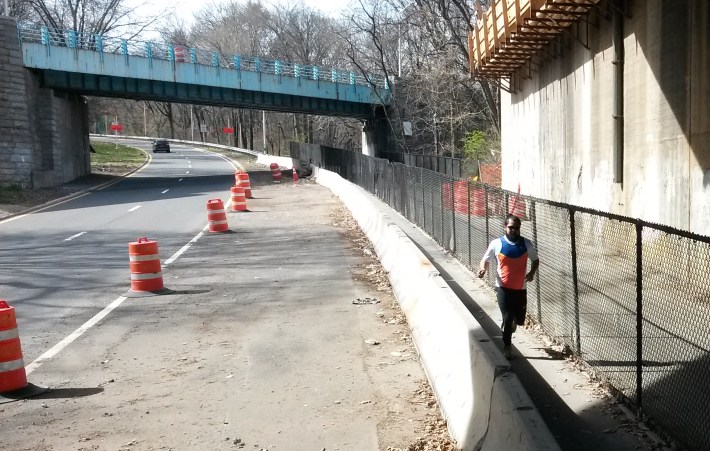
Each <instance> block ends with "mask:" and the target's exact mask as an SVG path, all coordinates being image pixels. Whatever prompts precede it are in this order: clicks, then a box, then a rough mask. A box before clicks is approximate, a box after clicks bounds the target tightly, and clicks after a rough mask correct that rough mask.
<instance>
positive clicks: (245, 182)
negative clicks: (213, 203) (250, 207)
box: [235, 171, 252, 199]
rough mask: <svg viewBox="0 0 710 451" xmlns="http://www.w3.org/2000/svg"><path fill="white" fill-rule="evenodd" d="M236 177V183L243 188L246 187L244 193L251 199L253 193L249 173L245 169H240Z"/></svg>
mask: <svg viewBox="0 0 710 451" xmlns="http://www.w3.org/2000/svg"><path fill="white" fill-rule="evenodd" d="M235 177H236V179H237V180H236V183H235V185H237V186H241V187H242V188H244V195H245V196H246V197H247V198H248V199H251V198H252V195H251V183H249V174H248V173H246V172H244V171H240V172H237V173H236V174H235Z"/></svg>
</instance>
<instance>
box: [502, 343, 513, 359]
mask: <svg viewBox="0 0 710 451" xmlns="http://www.w3.org/2000/svg"><path fill="white" fill-rule="evenodd" d="M503 355H504V356H505V358H506V359H508V360H510V359H512V358H513V351H512V349H510V346H503Z"/></svg>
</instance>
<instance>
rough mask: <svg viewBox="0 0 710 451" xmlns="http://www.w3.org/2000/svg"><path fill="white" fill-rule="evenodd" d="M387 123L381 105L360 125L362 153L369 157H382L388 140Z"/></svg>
mask: <svg viewBox="0 0 710 451" xmlns="http://www.w3.org/2000/svg"><path fill="white" fill-rule="evenodd" d="M389 130H390V129H389V124H388V123H387V116H386V114H385V109H384V108H383V107H377V109H376V110H375V117H374V118H371V119H368V120H367V121H365V124H364V125H363V126H362V153H363V154H365V155H367V156H370V157H379V158H384V155H385V152H387V142H388V140H389Z"/></svg>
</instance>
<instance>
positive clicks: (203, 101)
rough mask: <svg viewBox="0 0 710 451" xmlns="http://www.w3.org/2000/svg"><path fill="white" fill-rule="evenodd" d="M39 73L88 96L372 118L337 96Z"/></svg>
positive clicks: (49, 84) (44, 80) (44, 82)
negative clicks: (324, 97) (326, 96)
mask: <svg viewBox="0 0 710 451" xmlns="http://www.w3.org/2000/svg"><path fill="white" fill-rule="evenodd" d="M39 72H40V77H41V78H40V80H41V81H40V84H41V86H42V87H45V88H52V89H56V90H60V91H72V92H76V93H79V94H84V95H91V96H99V97H119V98H129V99H135V100H154V101H160V102H176V103H190V104H198V105H214V106H231V107H234V108H252V109H260V110H267V111H278V112H288V113H307V114H317V115H323V116H338V117H348V118H356V119H363V120H367V119H370V118H374V117H375V107H374V106H373V105H369V104H365V103H357V102H347V101H343V100H336V99H322V98H315V97H304V96H296V95H289V94H280V93H270V92H263V91H251V90H245V89H234V88H222V87H216V86H204V85H192V84H186V83H175V82H164V81H158V80H143V79H136V78H125V77H111V76H106V75H94V74H78V73H71V72H60V71H53V70H42V71H39Z"/></svg>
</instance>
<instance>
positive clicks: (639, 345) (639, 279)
mask: <svg viewBox="0 0 710 451" xmlns="http://www.w3.org/2000/svg"><path fill="white" fill-rule="evenodd" d="M642 407H643V225H642V224H641V222H640V221H636V408H637V409H638V413H639V415H640V414H641V408H642Z"/></svg>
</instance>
